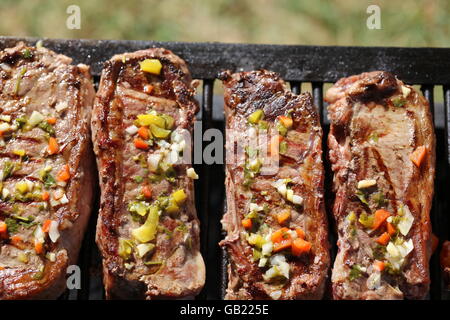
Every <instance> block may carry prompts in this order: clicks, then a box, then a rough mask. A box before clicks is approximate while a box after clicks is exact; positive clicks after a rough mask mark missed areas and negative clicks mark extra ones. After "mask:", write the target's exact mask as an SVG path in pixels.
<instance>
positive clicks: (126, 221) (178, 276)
mask: <svg viewBox="0 0 450 320" xmlns="http://www.w3.org/2000/svg"><path fill="white" fill-rule="evenodd" d="M194 93H195V90H194V88H193V86H192V84H191V76H190V73H189V71H188V69H187V66H186V64H185V62H184V61H183V60H181V59H180V58H179V57H177V56H176V55H174V54H173V53H172V52H170V51H169V50H165V49H159V48H155V49H148V50H142V51H137V52H134V53H125V54H123V55H116V56H114V57H113V58H112V59H111V60H109V61H107V62H106V63H105V67H104V69H103V73H102V77H101V81H100V87H99V91H98V93H97V98H96V102H95V106H94V113H93V118H92V132H93V141H94V151H95V153H96V155H97V164H98V168H99V176H100V187H101V203H100V214H99V219H98V224H97V244H98V246H99V248H100V251H101V254H102V256H103V271H104V285H105V288H106V296H107V298H109V299H143V298H147V299H158V298H159V299H161V298H181V297H186V296H193V295H196V294H197V293H198V292H199V291H200V290H201V288H202V287H203V284H204V281H205V266H204V263H203V259H202V257H201V254H200V252H199V221H198V219H197V216H196V210H195V206H194V190H193V181H192V179H193V178H195V176H196V174H195V172H194V171H193V169H192V168H190V166H189V165H188V164H186V162H185V161H181V159H179V158H181V155H182V154H183V155H188V154H189V153H190V149H189V147H190V145H191V140H189V138H188V137H186V136H185V135H184V134H186V133H189V132H190V131H191V129H192V127H193V121H194V115H195V113H196V112H197V110H198V105H197V102H196V101H195V99H194ZM185 147H186V148H185Z"/></svg>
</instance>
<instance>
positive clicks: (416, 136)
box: [326, 71, 435, 299]
mask: <svg viewBox="0 0 450 320" xmlns="http://www.w3.org/2000/svg"><path fill="white" fill-rule="evenodd" d="M326 101H328V102H329V103H330V105H329V106H328V113H329V118H330V120H331V129H330V134H329V136H328V146H329V149H330V152H329V158H330V162H331V164H332V170H333V172H334V181H333V188H334V192H335V196H336V198H335V202H334V207H333V214H334V217H335V220H336V224H337V228H338V236H339V239H338V247H339V251H338V254H337V257H336V260H335V263H334V267H333V271H332V283H333V295H334V298H335V299H404V298H407V299H420V298H424V296H425V295H426V294H427V292H428V288H429V283H430V277H429V270H428V269H429V256H430V252H431V251H430V245H431V237H430V232H431V230H430V229H431V226H430V217H429V213H430V207H431V201H432V198H433V181H434V173H435V135H434V128H433V123H432V118H431V113H430V109H429V105H428V102H427V101H426V100H425V98H424V97H423V96H422V95H421V94H420V93H418V92H417V91H416V90H414V88H412V87H411V86H407V85H405V84H404V83H403V82H401V81H400V80H398V79H396V78H395V76H394V75H392V74H391V73H388V72H382V71H375V72H370V73H363V74H360V75H356V76H351V77H349V78H344V79H341V80H339V81H338V82H337V83H336V84H335V85H334V86H333V87H332V88H330V89H329V90H328V92H327V93H326Z"/></svg>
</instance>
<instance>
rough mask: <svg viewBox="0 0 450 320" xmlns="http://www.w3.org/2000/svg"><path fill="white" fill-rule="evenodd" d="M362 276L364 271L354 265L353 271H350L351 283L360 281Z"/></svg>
mask: <svg viewBox="0 0 450 320" xmlns="http://www.w3.org/2000/svg"><path fill="white" fill-rule="evenodd" d="M361 276H362V270H361V267H360V265H358V264H354V265H353V266H352V269H351V270H350V274H349V279H350V281H353V280H355V279H358V278H360V277H361Z"/></svg>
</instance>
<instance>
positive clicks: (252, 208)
mask: <svg viewBox="0 0 450 320" xmlns="http://www.w3.org/2000/svg"><path fill="white" fill-rule="evenodd" d="M262 210H264V208H263V207H262V206H259V205H257V204H256V203H253V202H252V203H250V211H256V212H258V211H262Z"/></svg>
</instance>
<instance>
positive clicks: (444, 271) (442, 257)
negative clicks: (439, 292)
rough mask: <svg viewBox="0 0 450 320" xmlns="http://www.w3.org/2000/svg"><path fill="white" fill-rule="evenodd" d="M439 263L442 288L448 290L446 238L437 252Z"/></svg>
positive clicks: (449, 261)
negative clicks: (438, 252)
mask: <svg viewBox="0 0 450 320" xmlns="http://www.w3.org/2000/svg"><path fill="white" fill-rule="evenodd" d="M439 260H440V265H441V274H442V279H443V285H444V288H445V289H446V290H447V291H449V290H450V241H448V240H446V241H444V243H443V244H442V249H441V252H440V254H439Z"/></svg>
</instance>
